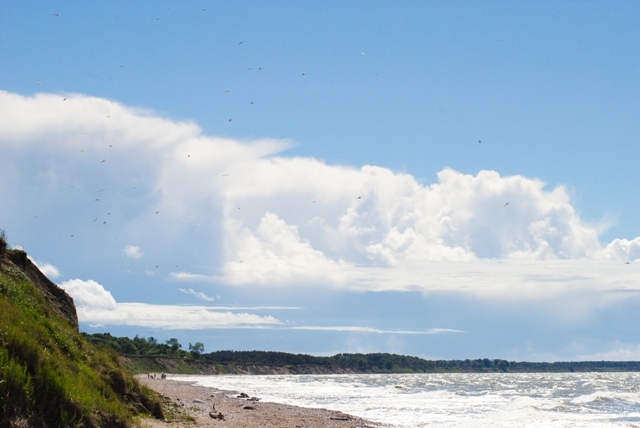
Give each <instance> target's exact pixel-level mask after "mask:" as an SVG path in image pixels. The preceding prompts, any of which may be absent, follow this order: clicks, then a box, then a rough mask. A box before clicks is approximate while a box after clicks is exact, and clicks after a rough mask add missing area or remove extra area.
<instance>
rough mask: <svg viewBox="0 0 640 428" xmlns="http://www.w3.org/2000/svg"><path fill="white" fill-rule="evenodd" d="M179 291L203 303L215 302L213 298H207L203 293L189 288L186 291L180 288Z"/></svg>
mask: <svg viewBox="0 0 640 428" xmlns="http://www.w3.org/2000/svg"><path fill="white" fill-rule="evenodd" d="M179 290H180V291H181V292H183V293H185V294H189V295H191V296H195V297H197V298H198V299H200V300H203V301H205V302H213V301H215V300H216V299H215V298H214V297H210V296H207V295H206V294H205V293H203V292H200V291H195V290H194V289H193V288H189V289H186V290H185V289H184V288H180V289H179Z"/></svg>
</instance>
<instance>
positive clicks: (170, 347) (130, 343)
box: [82, 333, 204, 358]
mask: <svg viewBox="0 0 640 428" xmlns="http://www.w3.org/2000/svg"><path fill="white" fill-rule="evenodd" d="M82 335H83V336H84V337H85V338H87V339H88V340H89V341H90V342H91V343H93V344H95V345H98V346H102V347H104V348H109V349H113V350H114V351H116V352H117V353H119V354H122V355H135V356H145V355H147V356H149V355H166V356H172V357H180V358H186V357H199V356H200V355H201V354H202V353H203V352H204V345H203V344H202V343H201V342H196V343H195V344H191V343H189V351H186V350H184V349H182V344H181V343H180V342H179V341H178V339H176V338H175V337H172V338H171V339H169V340H167V341H165V342H164V343H161V342H158V340H157V339H156V338H154V337H153V336H151V337H149V338H147V339H145V338H144V337H139V336H136V337H134V338H133V339H130V338H128V337H116V336H112V335H111V334H110V333H94V334H87V333H82Z"/></svg>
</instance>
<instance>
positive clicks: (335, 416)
mask: <svg viewBox="0 0 640 428" xmlns="http://www.w3.org/2000/svg"><path fill="white" fill-rule="evenodd" d="M170 376H171V377H170V378H167V379H149V378H148V377H147V375H136V376H135V377H136V379H137V380H138V381H139V382H140V384H141V385H146V386H147V387H149V388H151V389H152V390H154V391H156V392H157V393H159V394H160V395H161V398H162V399H163V400H164V405H163V408H164V411H165V420H164V421H160V420H156V419H148V418H147V419H142V420H141V425H140V427H141V428H168V427H184V426H194V427H220V428H222V427H224V428H250V427H264V428H276V427H292V428H294V427H298V428H303V427H304V428H383V427H384V426H385V425H383V424H380V423H377V422H371V421H368V420H366V419H362V418H359V417H356V416H352V415H348V414H346V413H343V412H340V411H336V410H327V409H321V408H308V407H298V406H292V405H288V404H279V403H272V402H265V401H261V400H259V398H257V399H256V398H255V397H251V396H250V395H249V394H250V392H248V393H245V394H244V395H245V396H243V397H238V395H240V394H241V393H243V392H244V391H229V390H222V389H218V388H210V387H205V386H200V385H197V384H196V383H195V382H190V381H181V380H176V378H179V377H180V375H170Z"/></svg>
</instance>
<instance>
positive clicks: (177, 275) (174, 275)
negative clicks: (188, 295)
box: [169, 272, 215, 282]
mask: <svg viewBox="0 0 640 428" xmlns="http://www.w3.org/2000/svg"><path fill="white" fill-rule="evenodd" d="M169 277H170V278H171V279H175V280H178V281H209V282H211V281H213V280H215V278H214V277H210V276H206V275H202V274H198V273H189V272H171V273H170V274H169Z"/></svg>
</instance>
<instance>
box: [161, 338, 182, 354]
mask: <svg viewBox="0 0 640 428" xmlns="http://www.w3.org/2000/svg"><path fill="white" fill-rule="evenodd" d="M165 343H166V344H167V345H169V347H170V348H171V352H173V353H174V354H175V353H177V352H178V350H179V349H181V348H182V345H181V344H180V342H178V339H176V338H175V337H172V338H171V339H169V340H167V341H166V342H165Z"/></svg>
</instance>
